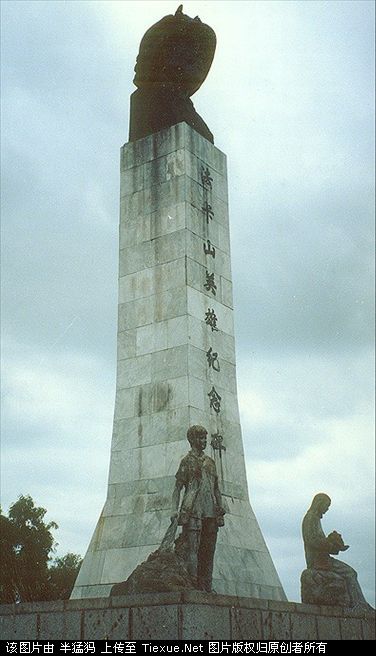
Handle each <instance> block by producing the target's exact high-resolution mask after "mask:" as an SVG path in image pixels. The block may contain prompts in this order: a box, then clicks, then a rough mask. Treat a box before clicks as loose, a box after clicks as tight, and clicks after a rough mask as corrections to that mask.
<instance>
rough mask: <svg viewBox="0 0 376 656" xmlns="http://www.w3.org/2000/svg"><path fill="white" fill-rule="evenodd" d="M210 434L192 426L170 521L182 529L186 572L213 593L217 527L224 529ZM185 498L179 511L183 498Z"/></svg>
mask: <svg viewBox="0 0 376 656" xmlns="http://www.w3.org/2000/svg"><path fill="white" fill-rule="evenodd" d="M207 434H208V433H207V431H206V430H205V428H203V427H202V426H191V428H189V430H188V432H187V439H188V441H189V443H190V445H191V450H190V451H189V453H188V454H187V455H186V456H185V457H184V458H183V460H182V461H181V463H180V466H179V469H178V471H177V473H176V484H175V490H174V493H173V497H172V503H173V507H175V509H176V511H175V513H174V514H173V516H172V517H171V520H172V521H174V520H176V519H177V521H178V524H180V525H181V526H182V527H183V533H182V541H183V543H184V544H185V553H186V568H187V571H188V573H189V574H190V576H191V577H192V579H193V580H194V581H197V587H198V588H199V589H201V590H206V592H211V590H212V574H213V558H214V551H215V545H216V541H217V532H218V526H223V525H224V520H223V515H224V514H225V511H224V509H223V507H222V499H221V493H220V490H219V486H218V476H217V470H216V466H215V462H214V460H213V459H212V458H209V456H206V455H205V453H204V450H205V448H206V443H207ZM183 487H184V496H183V500H182V504H181V507H180V510H179V502H180V494H181V490H182V489H183Z"/></svg>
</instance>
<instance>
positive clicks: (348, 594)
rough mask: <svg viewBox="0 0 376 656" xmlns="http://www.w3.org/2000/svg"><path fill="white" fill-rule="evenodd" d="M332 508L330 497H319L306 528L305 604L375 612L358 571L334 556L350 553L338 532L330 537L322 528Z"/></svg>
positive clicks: (303, 581) (314, 502)
mask: <svg viewBox="0 0 376 656" xmlns="http://www.w3.org/2000/svg"><path fill="white" fill-rule="evenodd" d="M330 504H331V500H330V497H329V496H328V495H327V494H324V493H320V494H316V495H315V497H314V498H313V500H312V504H311V507H310V508H309V510H308V511H307V513H306V515H305V517H304V519H303V524H302V533H303V541H304V551H305V557H306V562H307V569H305V570H304V571H303V573H302V576H301V595H302V602H303V603H309V604H319V605H337V606H345V607H349V608H354V607H361V608H364V609H365V610H372V609H371V606H370V605H369V604H368V603H367V601H366V600H365V598H364V596H363V592H362V590H361V588H360V585H359V583H358V577H357V573H356V571H355V570H354V569H353V568H352V567H350V565H347V563H343V562H342V561H341V560H337V559H336V558H332V555H331V554H334V555H336V554H338V553H339V552H340V551H346V550H347V549H348V548H349V545H347V544H344V542H343V540H342V536H341V535H340V534H339V533H337V531H332V532H331V533H329V535H327V536H325V533H324V531H323V529H322V526H321V521H320V520H321V518H322V516H323V515H324V513H326V512H327V510H328V509H329V506H330Z"/></svg>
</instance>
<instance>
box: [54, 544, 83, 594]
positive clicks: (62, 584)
mask: <svg viewBox="0 0 376 656" xmlns="http://www.w3.org/2000/svg"><path fill="white" fill-rule="evenodd" d="M81 563H82V558H81V556H78V555H77V554H74V553H67V554H66V555H65V556H62V557H61V558H55V560H54V562H53V563H52V565H51V566H50V568H49V594H50V595H51V596H50V599H69V597H70V593H71V592H72V589H73V586H74V582H75V580H76V577H77V574H78V571H79V569H80V566H81Z"/></svg>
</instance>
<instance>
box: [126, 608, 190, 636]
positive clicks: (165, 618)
mask: <svg viewBox="0 0 376 656" xmlns="http://www.w3.org/2000/svg"><path fill="white" fill-rule="evenodd" d="M131 613H132V635H131V636H130V637H131V639H132V640H145V639H153V640H176V639H177V636H178V621H179V615H178V607H177V606H174V605H171V606H150V607H148V608H145V607H144V608H132V610H131Z"/></svg>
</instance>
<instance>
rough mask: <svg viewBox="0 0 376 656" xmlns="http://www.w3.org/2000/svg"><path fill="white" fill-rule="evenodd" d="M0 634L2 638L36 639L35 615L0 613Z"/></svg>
mask: <svg viewBox="0 0 376 656" xmlns="http://www.w3.org/2000/svg"><path fill="white" fill-rule="evenodd" d="M0 629H1V632H0V635H1V639H2V640H36V639H37V637H38V635H37V615H36V614H35V613H28V614H22V615H20V614H19V615H2V616H1V617H0Z"/></svg>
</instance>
